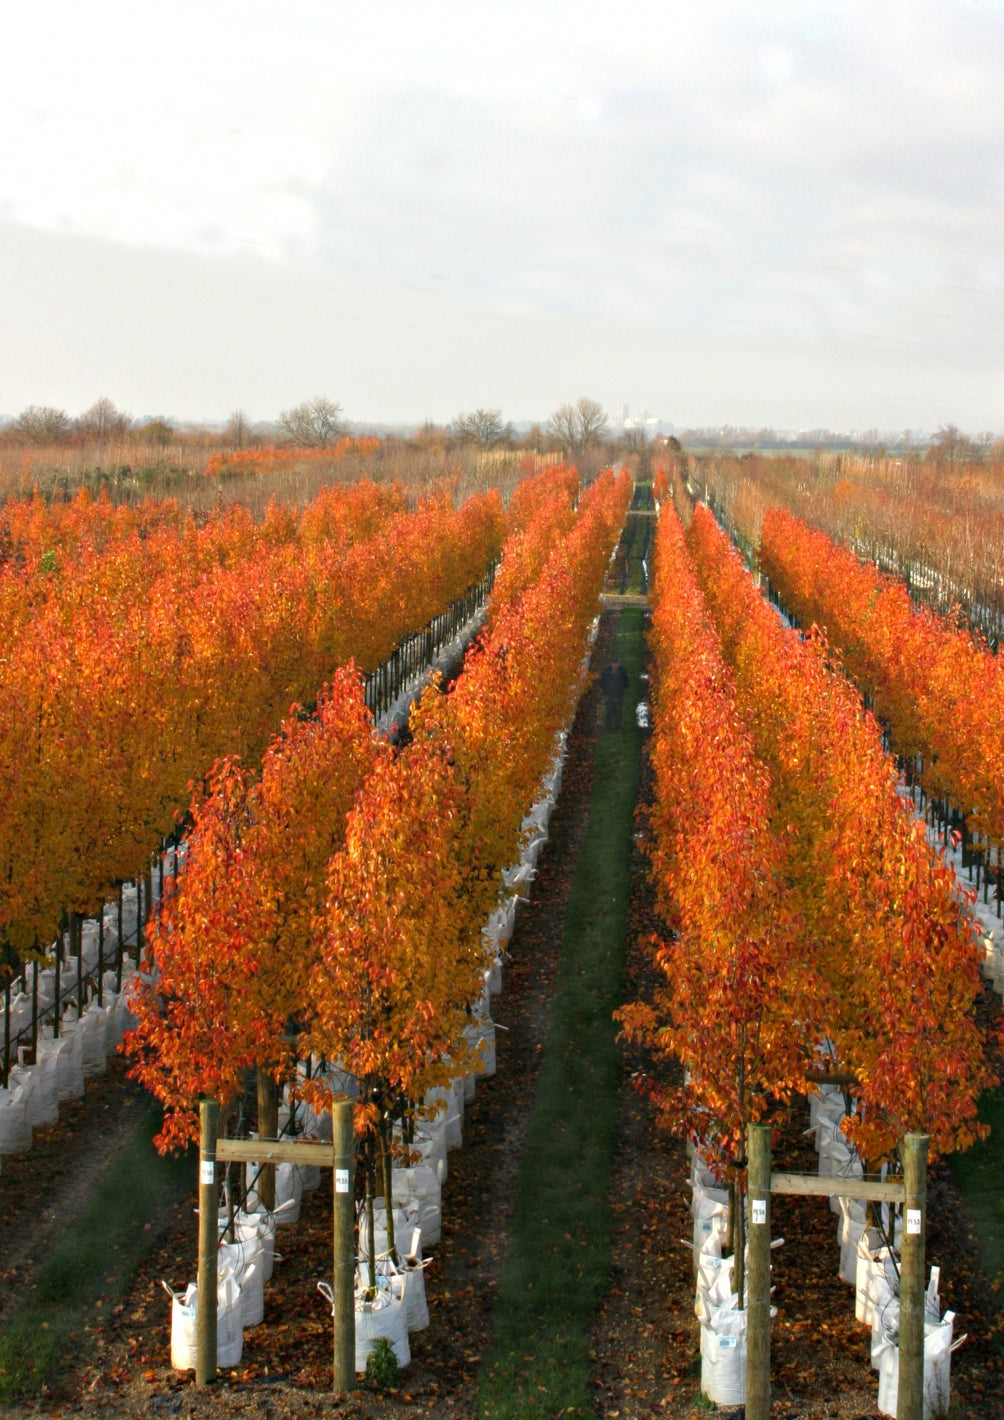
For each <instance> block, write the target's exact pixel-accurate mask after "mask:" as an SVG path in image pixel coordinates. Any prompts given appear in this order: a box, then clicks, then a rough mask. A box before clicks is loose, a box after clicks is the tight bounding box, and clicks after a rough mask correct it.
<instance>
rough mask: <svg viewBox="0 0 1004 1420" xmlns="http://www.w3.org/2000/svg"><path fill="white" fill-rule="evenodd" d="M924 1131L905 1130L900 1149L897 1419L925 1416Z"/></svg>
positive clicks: (915, 1419) (925, 1207)
mask: <svg viewBox="0 0 1004 1420" xmlns="http://www.w3.org/2000/svg"><path fill="white" fill-rule="evenodd" d="M928 1142H929V1140H928V1136H927V1135H926V1134H907V1135H906V1137H905V1138H904V1140H903V1142H902V1144H901V1145H900V1151H901V1155H902V1159H903V1183H904V1186H905V1190H906V1206H905V1208H904V1218H903V1242H902V1261H901V1263H900V1279H899V1391H898V1400H897V1404H896V1416H897V1420H923V1417H924V1228H925V1224H926V1221H927V1219H926V1214H927V1146H928Z"/></svg>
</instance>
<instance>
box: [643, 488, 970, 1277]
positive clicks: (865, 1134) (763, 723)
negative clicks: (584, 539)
mask: <svg viewBox="0 0 1004 1420" xmlns="http://www.w3.org/2000/svg"><path fill="white" fill-rule="evenodd" d="M782 540H783V535H782ZM652 652H653V706H654V743H653V751H652V762H653V766H654V773H655V786H656V787H655V802H654V807H653V809H652V817H651V831H652V849H651V852H652V862H653V867H654V878H655V884H656V890H657V894H658V903H659V907H660V909H661V912H662V914H663V916H664V918H665V921H666V923H667V926H668V928H669V931H668V932H667V935H666V937H665V940H662V941H660V942H658V943H657V945H656V947H655V956H656V961H657V963H658V965H659V967H660V968H661V970H662V972H663V973H664V974H665V978H666V980H665V984H664V985H663V986H662V987H661V988H660V989H659V990H658V992H657V994H656V996H655V999H654V1000H653V1001H650V1002H641V1003H635V1004H632V1005H630V1006H628V1007H626V1008H625V1009H624V1011H623V1013H622V1019H623V1022H624V1025H625V1027H626V1029H627V1030H628V1031H629V1032H630V1033H632V1034H633V1035H634V1036H636V1037H637V1038H640V1039H643V1040H645V1041H647V1042H648V1043H649V1044H650V1045H651V1046H652V1047H653V1049H654V1050H655V1051H656V1053H657V1054H658V1055H660V1056H664V1057H666V1058H667V1059H668V1060H671V1061H673V1062H675V1064H676V1065H677V1066H680V1067H682V1069H683V1075H682V1078H679V1077H673V1076H672V1075H670V1077H669V1078H670V1079H671V1080H674V1078H675V1082H674V1083H670V1084H662V1085H660V1086H659V1087H658V1088H656V1087H654V1086H653V1089H654V1093H655V1097H656V1100H657V1104H658V1108H659V1113H660V1115H661V1118H662V1120H663V1122H664V1123H665V1124H666V1125H668V1126H669V1127H670V1128H671V1129H673V1130H674V1131H676V1132H683V1133H684V1134H686V1135H687V1136H688V1137H689V1138H690V1139H691V1140H693V1141H694V1142H695V1143H699V1144H700V1147H701V1149H702V1151H703V1152H704V1154H705V1156H706V1157H707V1158H708V1159H709V1160H711V1161H712V1162H713V1163H714V1165H715V1166H717V1168H718V1169H719V1171H720V1172H721V1173H722V1174H723V1175H725V1176H726V1177H728V1178H729V1179H731V1180H732V1181H734V1182H736V1183H737V1184H738V1185H739V1186H740V1188H741V1187H742V1186H743V1181H744V1176H743V1169H744V1165H745V1141H746V1128H747V1125H748V1124H750V1123H752V1122H758V1121H762V1122H772V1121H775V1120H778V1119H780V1117H781V1115H782V1113H783V1112H784V1111H785V1110H786V1108H787V1105H788V1103H789V1101H790V1099H791V1097H792V1096H793V1095H794V1094H798V1093H804V1092H805V1091H806V1088H807V1086H806V1079H807V1076H808V1075H809V1074H810V1073H811V1070H812V1068H813V1066H814V1064H815V1063H816V1062H817V1061H818V1058H819V1057H818V1053H817V1050H818V1047H819V1046H820V1045H821V1043H823V1042H826V1044H827V1052H828V1053H827V1057H826V1062H827V1065H828V1067H829V1068H830V1069H831V1070H832V1071H834V1072H839V1073H840V1074H841V1075H843V1076H846V1077H848V1078H851V1079H853V1081H854V1082H855V1083H853V1084H852V1085H850V1086H849V1090H850V1094H851V1095H852V1096H853V1098H854V1102H855V1110H854V1113H853V1117H852V1119H851V1120H850V1121H849V1122H848V1124H847V1126H846V1132H847V1133H848V1134H849V1135H850V1137H851V1139H852V1141H853V1143H855V1144H856V1146H857V1148H858V1151H859V1153H860V1155H861V1158H862V1160H863V1161H864V1165H865V1169H866V1171H868V1170H875V1169H877V1168H878V1167H879V1166H880V1165H881V1164H882V1163H883V1162H886V1161H889V1162H892V1161H894V1160H895V1153H896V1146H897V1142H898V1141H899V1140H900V1139H901V1138H902V1137H903V1136H904V1135H905V1134H906V1133H908V1132H911V1131H916V1132H920V1133H926V1134H929V1135H930V1139H931V1149H932V1154H934V1155H936V1154H941V1153H946V1152H949V1151H951V1150H954V1149H959V1148H965V1147H966V1146H967V1145H968V1144H969V1143H971V1142H972V1140H973V1139H974V1138H976V1137H978V1136H979V1135H980V1133H981V1126H980V1124H979V1123H978V1121H977V1117H976V1103H977V1099H978V1096H979V1094H980V1092H981V1090H982V1089H983V1088H984V1087H986V1086H987V1085H988V1084H989V1083H991V1080H992V1075H991V1071H990V1069H989V1067H988V1065H987V1063H986V1059H985V1053H984V1043H983V1040H982V1037H981V1034H980V1031H979V1029H978V1027H977V1025H976V1022H975V1020H974V1018H973V1014H972V1012H973V1004H974V1001H975V999H976V997H977V995H978V993H979V990H980V975H979V956H980V954H979V952H978V950H977V946H976V943H975V939H974V933H973V930H972V928H971V926H970V924H969V922H968V921H967V919H966V917H965V916H964V914H963V912H962V911H961V910H960V904H959V900H958V897H957V884H956V881H955V878H954V875H953V873H952V872H951V870H950V869H949V868H948V867H947V866H946V864H945V863H944V862H943V861H942V859H941V858H940V857H939V856H938V855H937V854H936V853H935V852H934V851H933V850H932V849H931V848H930V847H929V845H928V843H927V840H926V836H925V831H924V825H923V824H922V823H917V822H915V821H914V819H913V818H912V815H911V812H910V810H909V807H908V806H905V805H904V803H903V801H902V799H901V797H900V795H899V794H898V793H897V773H896V769H895V767H894V765H893V763H892V761H891V760H890V759H889V757H888V756H887V755H886V754H885V752H884V749H883V745H882V737H881V733H880V730H879V727H878V724H877V723H876V721H875V719H874V718H873V716H872V715H871V713H870V712H868V711H866V710H865V709H864V707H863V705H862V702H861V699H860V696H859V695H858V694H857V692H856V691H855V690H854V689H853V687H852V686H851V685H850V684H849V682H848V681H847V680H846V679H845V677H844V676H843V675H842V673H840V672H839V670H837V669H835V668H834V666H833V665H832V658H831V656H830V654H829V651H828V647H827V645H826V643H825V641H824V640H823V639H822V638H821V637H820V636H818V635H816V634H814V633H813V634H811V635H809V636H807V637H803V636H801V635H800V634H799V633H798V632H796V631H794V630H791V629H788V628H786V627H785V626H784V625H783V623H782V621H781V619H780V618H779V617H778V616H777V614H776V613H775V611H774V610H773V609H772V608H771V607H770V605H769V604H768V602H767V601H766V600H765V599H764V598H763V597H762V596H761V594H760V593H759V591H758V590H757V589H756V587H755V586H754V584H753V582H752V580H751V578H750V577H749V575H748V574H747V573H746V571H745V570H744V568H743V566H742V563H741V561H740V559H739V557H738V556H737V554H736V553H735V551H734V550H733V548H732V546H731V544H730V542H729V540H728V538H727V537H726V535H725V534H724V533H723V532H722V531H721V529H720V528H719V527H718V525H717V523H716V522H715V520H714V518H713V517H712V515H711V514H710V513H709V512H708V511H707V509H705V508H702V507H698V508H697V509H696V511H695V512H694V514H693V518H692V521H691V523H690V526H689V529H688V530H687V532H686V534H685V533H684V530H683V526H682V524H681V522H680V520H679V518H678V517H677V515H676V514H675V512H674V511H673V510H672V508H671V507H669V506H667V507H665V508H664V509H663V512H662V515H661V519H660V526H659V533H658V544H657V557H656V569H655V584H654V591H653V629H652ZM733 1215H734V1221H735V1226H736V1228H737V1230H738V1235H737V1237H736V1258H737V1262H738V1263H739V1265H740V1266H741V1261H740V1260H741V1258H742V1256H743V1239H742V1232H741V1229H742V1226H743V1209H742V1208H736V1209H734V1210H733ZM740 1290H741V1284H740Z"/></svg>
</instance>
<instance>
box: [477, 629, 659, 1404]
mask: <svg viewBox="0 0 1004 1420" xmlns="http://www.w3.org/2000/svg"><path fill="white" fill-rule="evenodd" d="M643 650H644V613H643V612H641V611H640V610H631V611H623V612H621V614H620V618H619V621H618V627H617V635H616V640H615V645H614V655H615V656H616V658H617V659H618V660H620V661H621V662H622V664H623V665H624V666H625V667H626V669H627V671H628V675H629V678H630V683H629V686H628V690H627V694H626V695H625V697H624V711H623V718H622V728H621V729H620V730H606V729H604V730H601V732H600V735H599V741H598V745H597V753H596V769H595V776H594V780H593V791H592V797H591V800H590V810H589V827H588V829H587V831H586V836H585V839H584V842H583V844H582V847H581V849H580V851H579V854H578V857H577V859H576V864H575V869H574V875H573V879H572V889H571V900H570V903H569V908H568V913H567V916H566V919H565V927H564V934H563V941H562V957H561V967H560V971H559V976H558V982H557V987H556V991H555V996H554V1000H553V1003H552V1006H551V1015H550V1024H549V1028H548V1036H547V1046H546V1050H545V1056H544V1061H543V1064H542V1067H541V1075H540V1080H539V1083H538V1087H537V1097H536V1102H535V1105H534V1113H533V1117H532V1120H531V1123H530V1129H529V1135H528V1140H527V1146H526V1151H525V1154H524V1157H523V1163H522V1167H521V1169H520V1173H519V1177H518V1179H517V1184H516V1201H515V1212H514V1218H513V1227H512V1235H511V1241H510V1246H509V1253H508V1256H507V1260H506V1265H505V1268H504V1270H503V1274H502V1278H501V1282H500V1286H499V1291H498V1294H497V1297H496V1301H495V1307H494V1312H493V1339H492V1345H491V1348H490V1350H489V1352H488V1354H487V1355H486V1357H485V1360H484V1364H483V1367H482V1371H481V1375H480V1378H479V1413H480V1415H482V1416H485V1417H492V1420H503V1418H504V1417H510V1416H511V1417H517V1416H519V1417H533V1416H545V1415H546V1416H553V1415H555V1414H558V1413H564V1414H589V1413H591V1409H592V1407H591V1402H590V1391H591V1384H590V1361H589V1355H588V1345H589V1331H590V1326H591V1323H592V1320H593V1317H594V1314H595V1311H596V1308H597V1306H598V1305H599V1302H600V1300H601V1298H602V1296H603V1294H604V1292H605V1290H606V1288H607V1286H608V1281H609V1276H610V1241H609V1238H610V1207H609V1189H610V1177H611V1172H612V1167H613V1153H614V1145H615V1140H616V1126H617V1092H618V1078H619V1064H618V1051H617V1046H616V1036H617V1027H616V1026H615V1024H614V1022H613V1021H612V1019H611V1013H612V1012H613V1011H614V1010H615V1009H616V1007H617V1006H618V1005H620V1004H621V1002H622V999H623V977H624V959H625V944H626V938H627V908H628V898H629V890H630V883H629V865H630V860H631V848H632V842H633V834H634V808H635V801H636V798H637V793H638V782H639V767H640V757H641V731H640V730H639V729H638V728H637V726H636V716H635V706H636V703H637V701H638V699H639V698H641V696H640V681H639V672H640V670H641V666H642V658H643Z"/></svg>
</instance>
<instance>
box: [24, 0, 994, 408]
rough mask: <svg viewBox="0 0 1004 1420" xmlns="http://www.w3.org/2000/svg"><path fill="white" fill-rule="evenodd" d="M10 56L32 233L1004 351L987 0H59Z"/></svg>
mask: <svg viewBox="0 0 1004 1420" xmlns="http://www.w3.org/2000/svg"><path fill="white" fill-rule="evenodd" d="M5 40H6V44H5V49H6V53H7V57H8V64H7V72H6V75H5V84H4V86H3V88H2V89H0V125H2V129H3V132H4V134H5V144H4V147H3V151H2V153H0V218H3V219H5V220H6V221H8V222H13V223H15V224H17V225H18V226H20V227H27V228H36V229H40V230H48V231H50V232H63V233H66V234H74V235H76V236H79V237H85V238H91V237H96V238H101V239H103V240H105V241H107V242H109V243H112V244H115V245H117V246H124V247H127V248H128V247H134V248H147V249H148V250H151V251H153V250H154V249H157V250H161V251H174V252H177V253H187V254H190V255H192V256H209V255H211V256H213V257H214V258H218V259H219V260H221V261H224V260H226V261H231V262H236V263H238V265H237V266H235V268H234V270H235V272H236V271H238V270H240V269H243V267H242V266H241V265H240V263H241V261H242V260H243V258H245V257H246V256H247V255H248V254H253V255H254V256H256V257H260V258H263V259H264V260H266V261H267V262H269V263H271V264H272V266H273V267H274V269H275V271H276V273H277V275H281V274H282V273H287V274H288V278H289V281H290V282H291V283H293V285H295V284H296V282H297V281H298V280H299V277H298V275H297V272H299V271H301V270H302V269H304V268H305V266H309V267H310V269H312V270H314V271H317V272H322V273H324V274H325V277H326V279H329V280H331V281H333V282H335V283H341V285H342V286H343V287H346V288H347V287H348V286H350V285H354V284H356V283H358V284H359V286H360V288H362V287H366V288H367V289H372V288H375V287H380V288H381V289H386V288H388V287H391V288H393V287H398V288H400V289H401V290H402V291H405V292H406V291H408V290H414V289H417V290H418V291H422V292H425V293H427V295H428V296H429V297H430V298H432V299H433V300H434V301H441V300H443V299H447V298H448V299H450V300H452V301H456V302H459V303H461V304H464V303H471V302H473V303H476V304H477V307H478V309H482V310H491V309H495V310H499V311H501V312H505V313H509V314H510V315H512V314H514V313H515V314H517V315H519V316H520V317H521V318H522V317H527V318H530V317H534V318H536V317H540V318H541V319H544V320H559V321H561V320H566V319H574V320H580V321H581V320H584V321H589V320H597V321H601V322H603V323H605V328H607V326H609V327H610V328H616V327H617V326H618V324H620V325H621V326H623V328H624V329H629V328H630V329H632V330H639V329H640V330H647V331H649V332H650V333H651V335H652V338H657V337H665V336H666V335H667V333H669V334H670V335H671V336H672V337H673V338H675V337H676V336H679V337H681V338H686V339H702V340H707V341H711V342H714V341H715V340H716V339H719V338H724V339H728V340H735V339H751V340H756V339H765V340H770V341H784V340H786V339H791V340H799V341H802V340H806V341H813V340H815V341H817V342H820V348H823V347H824V346H825V347H826V348H830V347H829V346H828V344H827V342H831V341H833V340H838V341H840V342H847V343H848V348H851V349H852V348H853V344H854V342H855V341H859V342H861V348H862V350H863V351H865V350H868V349H873V348H878V347H881V348H882V349H893V348H908V349H911V350H921V349H923V348H925V347H929V348H930V356H929V358H930V359H931V361H932V368H933V365H934V364H935V363H936V362H937V360H939V359H940V358H941V355H942V354H950V355H951V356H952V357H953V358H955V356H956V355H957V356H958V357H959V358H960V359H965V360H966V361H967V363H969V364H971V362H972V361H973V360H974V359H985V360H987V361H991V362H992V361H994V360H995V358H996V356H995V346H994V333H993V330H992V326H993V323H994V321H995V320H996V316H997V314H998V310H997V307H998V305H999V304H1000V300H1001V266H1002V256H1001V253H1000V250H999V238H998V235H997V234H998V233H999V232H1000V231H1001V230H1002V226H1004V223H1002V218H1004V213H1002V210H1001V209H1002V204H1004V159H1002V158H1001V153H1002V152H1004V83H1002V79H1004V72H1002V71H1004V19H1002V17H1001V15H1000V14H999V12H998V11H997V9H996V8H995V7H990V6H987V5H981V4H978V3H976V0H888V2H887V3H886V2H885V0H884V3H881V4H875V3H874V0H870V3H865V0H854V2H853V3H851V4H847V3H844V0H800V3H798V4H795V3H793V2H792V3H788V4H780V3H779V4H774V5H772V6H770V7H766V9H765V7H764V6H763V5H759V4H757V5H754V4H753V3H752V2H751V0H720V3H714V4H711V5H707V6H703V7H698V6H694V5H692V4H683V3H682V0H676V3H670V4H658V3H655V0H629V2H628V3H627V4H622V5H619V6H617V7H610V6H609V5H608V4H606V3H602V4H601V3H597V0H587V2H586V3H580V4H576V5H571V4H569V3H566V0H549V3H542V0H532V3H531V0H482V3H480V4H479V5H477V6H471V5H470V4H467V3H461V0H426V3H423V4H422V5H415V4H414V3H413V0H392V3H388V2H387V0H375V3H371V4H369V5H367V6H359V5H353V6H350V5H347V4H337V3H332V0H289V2H288V3H287V4H284V5H282V6H280V5H277V4H275V3H265V0H246V3H241V4H240V5H238V4H236V3H234V0H215V3H213V4H210V5H206V4H204V3H202V4H195V3H194V0H173V3H172V5H171V6H170V7H169V8H168V9H163V8H161V9H157V8H155V7H145V8H144V7H137V6H136V5H135V4H129V5H126V4H124V3H121V0H95V3H94V4H92V5H91V6H89V7H82V6H80V5H78V4H70V3H69V0H64V3H57V0H48V3H46V0H41V3H40V4H38V5H36V6H34V7H32V8H31V9H30V10H29V8H28V7H21V8H20V9H19V10H18V11H16V12H14V13H12V15H11V16H10V17H8V21H7V30H6V35H5ZM167 265H168V266H169V265H170V263H168V264H167ZM166 269H167V266H165V265H164V264H163V263H161V264H160V265H158V263H157V261H154V260H151V262H150V263H149V265H148V267H147V270H148V271H149V272H150V273H151V279H153V276H152V273H153V272H154V271H155V270H166ZM218 269H219V270H220V271H221V272H222V271H224V270H225V269H226V267H225V266H222V267H219V268H218ZM238 284H239V283H238ZM290 289H292V287H290ZM160 294H161V293H152V295H156V296H157V297H158V298H159V295H160ZM361 339H363V340H364V341H365V339H366V336H365V333H362V334H361ZM876 342H877V343H878V346H876ZM144 358H146V359H148V360H150V361H154V360H155V359H156V354H155V352H150V353H149V354H148V355H146V356H145V357H144ZM939 368H940V366H939ZM161 377H162V378H163V379H164V380H165V381H166V380H168V379H169V378H172V376H170V374H169V372H168V371H167V370H165V371H163V372H162V375H161ZM499 378H500V379H504V378H506V375H505V372H504V371H502V369H501V367H500V372H499ZM612 378H613V376H611V379H612ZM620 393H621V392H620V391H619V390H616V391H614V393H613V394H612V395H611V396H609V398H611V399H616V398H618V396H619V395H620ZM478 398H481V399H482V402H484V401H487V402H488V403H498V402H499V400H501V399H502V398H503V395H502V394H501V393H500V394H498V395H496V396H492V395H491V392H490V391H486V392H485V393H484V395H483V396H480V395H479V396H478ZM462 402H465V403H467V404H472V403H476V402H477V400H476V399H475V398H474V396H473V395H472V396H471V397H470V398H468V399H467V400H466V401H462ZM650 402H651V403H654V401H650ZM386 412H387V413H388V415H393V413H394V411H393V410H392V409H388V410H387V411H386ZM725 417H728V416H727V411H726V416H725ZM960 417H961V416H960ZM824 422H825V421H824ZM859 422H862V423H866V422H869V421H867V420H861V421H859ZM996 422H998V423H999V422H1000V420H997V421H996Z"/></svg>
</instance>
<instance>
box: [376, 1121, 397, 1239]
mask: <svg viewBox="0 0 1004 1420" xmlns="http://www.w3.org/2000/svg"><path fill="white" fill-rule="evenodd" d="M379 1131H380V1134H379V1137H380V1165H381V1168H382V1171H383V1197H384V1203H385V1204H386V1205H387V1251H388V1252H389V1253H390V1256H391V1261H392V1262H394V1263H395V1264H396V1263H397V1260H398V1259H397V1243H396V1240H395V1237H394V1182H393V1168H394V1164H393V1159H392V1158H391V1152H390V1121H389V1120H388V1119H387V1116H386V1115H381V1117H380V1124H379Z"/></svg>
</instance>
